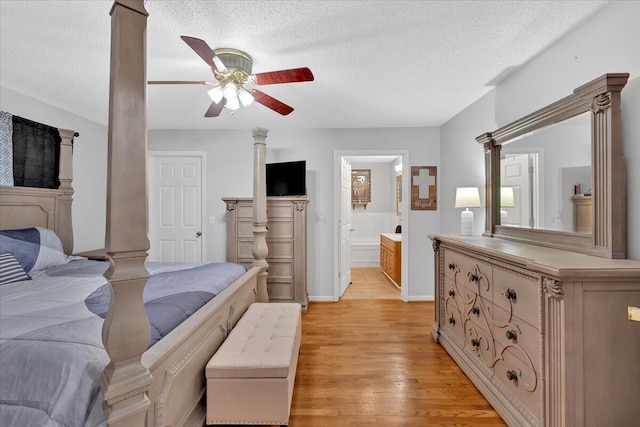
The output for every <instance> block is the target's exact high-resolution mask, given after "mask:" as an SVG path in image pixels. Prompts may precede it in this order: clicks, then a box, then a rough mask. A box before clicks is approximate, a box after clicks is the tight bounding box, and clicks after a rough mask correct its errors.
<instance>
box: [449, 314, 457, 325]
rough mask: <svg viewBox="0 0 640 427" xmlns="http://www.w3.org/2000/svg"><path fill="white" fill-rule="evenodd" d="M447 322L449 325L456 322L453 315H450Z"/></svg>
mask: <svg viewBox="0 0 640 427" xmlns="http://www.w3.org/2000/svg"><path fill="white" fill-rule="evenodd" d="M449 324H451V325H455V324H456V319H455V318H454V317H453V316H451V317H450V318H449Z"/></svg>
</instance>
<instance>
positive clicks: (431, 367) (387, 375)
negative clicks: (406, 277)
mask: <svg viewBox="0 0 640 427" xmlns="http://www.w3.org/2000/svg"><path fill="white" fill-rule="evenodd" d="M432 321H433V303H432V302H411V303H403V302H402V301H400V300H392V299H377V300H364V299H362V300H360V299H343V300H341V301H340V302H339V303H319V302H312V303H310V307H309V312H308V313H307V314H306V315H304V316H303V317H302V343H301V348H300V357H299V360H298V371H297V376H296V383H295V388H294V395H293V402H292V407H291V417H290V419H289V426H291V427H314V426H321V427H327V426H332V427H333V426H337V427H341V426H345V427H355V426H371V425H384V426H426V425H429V426H451V427H453V426H458V427H460V426H505V425H506V424H505V423H504V422H503V421H502V419H501V418H500V416H499V415H498V414H497V413H496V412H495V411H494V410H493V408H492V407H491V406H490V405H489V403H488V402H487V401H486V400H485V399H484V397H483V396H482V395H481V394H480V392H478V390H477V389H476V388H475V386H474V385H473V384H472V383H471V381H469V379H468V378H467V377H466V376H465V375H464V373H463V372H462V371H461V370H460V368H459V367H458V366H457V365H456V364H455V363H454V362H453V360H452V359H451V358H450V357H449V355H448V354H447V353H446V352H445V351H444V350H443V349H442V347H440V346H439V345H438V344H436V343H435V342H433V340H432V339H431V336H430V333H429V331H430V327H431V323H432Z"/></svg>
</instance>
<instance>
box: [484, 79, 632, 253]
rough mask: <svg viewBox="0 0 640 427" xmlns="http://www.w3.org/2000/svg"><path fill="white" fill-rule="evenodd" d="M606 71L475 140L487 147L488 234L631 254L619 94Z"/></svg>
mask: <svg viewBox="0 0 640 427" xmlns="http://www.w3.org/2000/svg"><path fill="white" fill-rule="evenodd" d="M628 78H629V74H627V73H619V74H605V75H603V76H601V77H599V78H597V79H595V80H593V81H591V82H589V83H587V84H585V85H583V86H580V87H579V88H577V89H575V90H574V92H573V93H572V94H571V95H569V96H567V97H565V98H563V99H561V100H559V101H557V102H555V103H553V104H551V105H548V106H547V107H544V108H542V109H540V110H538V111H536V112H534V113H532V114H529V115H528V116H525V117H523V118H521V119H519V120H516V121H515V122H513V123H511V124H509V125H507V126H504V127H501V128H499V129H497V130H495V131H493V132H489V133H485V134H483V135H480V136H478V137H477V138H476V140H477V141H478V142H479V143H481V144H483V145H484V149H485V167H486V203H485V206H486V217H485V232H484V235H485V236H490V237H497V238H502V239H509V240H515V241H521V242H526V243H532V244H537V245H541V246H548V247H555V248H560V249H567V250H572V251H576V252H582V253H587V254H591V255H596V256H601V257H606V258H625V257H626V222H625V220H626V217H625V216H626V204H625V186H626V184H625V182H626V177H625V163H624V157H623V155H622V139H621V123H620V121H621V118H620V91H621V90H622V88H623V87H624V86H625V84H626V82H627V80H628Z"/></svg>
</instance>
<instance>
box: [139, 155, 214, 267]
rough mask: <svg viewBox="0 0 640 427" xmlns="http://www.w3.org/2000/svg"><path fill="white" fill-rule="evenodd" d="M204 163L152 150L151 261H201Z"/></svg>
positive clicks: (195, 159)
mask: <svg viewBox="0 0 640 427" xmlns="http://www.w3.org/2000/svg"><path fill="white" fill-rule="evenodd" d="M202 162H203V157H202V155H201V154H196V155H184V156H173V155H163V154H156V153H150V161H149V240H150V249H149V258H148V259H149V261H163V262H202Z"/></svg>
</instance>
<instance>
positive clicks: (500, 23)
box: [0, 0, 607, 129]
mask: <svg viewBox="0 0 640 427" xmlns="http://www.w3.org/2000/svg"><path fill="white" fill-rule="evenodd" d="M606 3H607V2H606V1H313V2H312V1H167V0H162V1H161V0H147V1H146V3H145V7H146V9H147V11H148V12H149V20H148V24H147V77H148V79H149V80H211V79H212V75H211V71H210V70H209V68H208V66H207V65H206V64H205V63H204V61H202V59H200V58H199V57H198V56H197V55H196V54H195V53H194V52H193V51H192V50H191V49H190V48H189V47H188V46H187V45H186V44H185V43H184V42H183V41H182V40H181V39H180V36H181V35H189V36H193V37H197V38H201V39H204V40H205V41H207V42H208V44H209V45H210V46H211V47H212V48H214V49H215V48H219V47H233V48H236V49H241V50H244V51H245V52H247V53H249V54H250V55H251V56H252V57H253V60H254V64H253V71H254V72H265V71H273V70H280V69H287V68H296V67H303V66H306V67H309V68H311V70H312V71H313V73H314V75H315V81H314V82H305V83H293V84H284V85H272V86H263V87H262V88H261V89H262V90H263V91H264V92H266V93H267V94H269V95H271V96H273V97H275V98H278V99H279V100H281V101H283V102H284V103H286V104H288V105H291V106H292V107H294V108H295V111H294V112H293V113H291V114H290V115H289V116H286V117H282V116H280V115H278V114H277V113H275V112H273V111H271V110H269V109H267V108H266V107H264V106H262V105H259V104H257V103H254V104H252V105H250V106H249V107H247V108H244V109H241V110H239V111H237V112H236V113H235V114H233V115H231V114H229V112H228V111H227V110H225V111H223V113H222V114H221V116H220V117H218V118H204V117H203V115H204V112H205V111H206V110H207V108H208V106H209V104H210V100H209V98H208V96H207V94H206V90H207V87H206V86H196V85H193V86H182V85H180V86H158V85H156V86H149V87H148V100H149V106H148V123H149V128H151V129H154V128H155V129H163V128H167V129H168V128H181V129H248V128H252V127H254V126H263V127H267V128H272V129H276V128H280V129H284V128H289V129H291V128H345V127H346V128H368V127H416V126H439V125H441V124H442V123H444V122H446V121H447V120H448V119H450V118H451V117H453V116H454V115H455V114H456V113H458V112H460V111H461V110H462V109H464V108H465V107H467V106H468V105H469V104H471V103H472V102H474V101H475V100H477V99H478V98H480V97H481V96H482V95H483V94H485V93H486V92H488V91H489V90H490V89H491V87H492V85H495V84H496V83H498V82H499V80H500V79H502V78H504V77H505V76H506V75H507V74H508V73H509V72H511V71H513V70H515V69H517V67H519V66H521V65H523V64H524V63H526V62H527V61H529V60H530V59H531V58H533V57H534V56H536V55H537V54H539V53H540V52H542V51H543V50H544V49H545V48H547V47H548V46H550V45H551V44H553V43H554V42H555V41H556V40H558V39H560V38H562V37H563V36H564V35H565V34H567V33H568V32H570V31H571V30H572V29H573V28H575V27H576V26H577V25H579V24H580V23H582V22H584V21H585V20H586V19H588V18H589V17H590V16H592V15H593V14H594V13H597V12H598V11H599V10H600V9H601V8H602V7H604V6H605V5H606ZM112 4H113V2H112V1H80V0H75V1H61V0H57V1H34V0H30V1H26V0H20V1H7V0H1V1H0V48H1V50H0V83H1V85H2V86H3V87H6V88H8V89H11V90H13V91H16V92H18V93H22V94H24V95H27V96H30V97H33V98H36V99H38V100H41V101H43V102H45V103H47V104H51V105H54V106H56V107H59V108H61V109H63V110H66V111H69V112H71V113H74V114H77V115H79V116H82V117H85V118H88V119H90V120H93V121H95V122H98V123H101V124H104V125H106V123H107V120H108V90H109V48H110V17H109V11H110V9H111V6H112Z"/></svg>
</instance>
